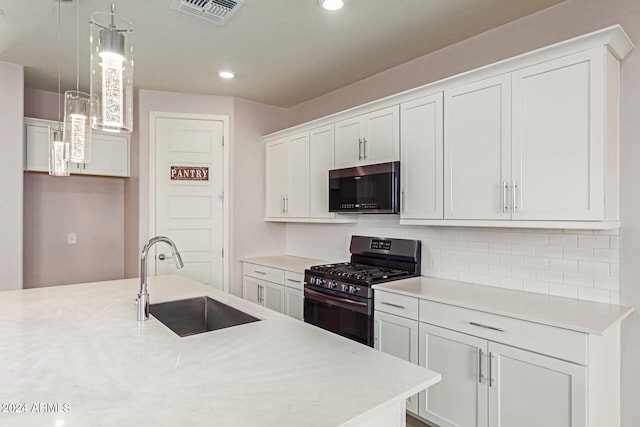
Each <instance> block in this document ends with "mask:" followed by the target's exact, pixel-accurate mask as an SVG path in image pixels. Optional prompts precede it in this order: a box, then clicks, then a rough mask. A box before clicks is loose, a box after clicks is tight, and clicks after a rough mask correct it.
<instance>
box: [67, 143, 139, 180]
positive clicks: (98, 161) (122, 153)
mask: <svg viewBox="0 0 640 427" xmlns="http://www.w3.org/2000/svg"><path fill="white" fill-rule="evenodd" d="M74 166H76V167H78V171H77V172H76V171H74V169H73V167H74ZM70 171H71V173H82V174H86V175H102V176H129V137H127V136H125V135H104V134H97V133H94V134H93V135H92V136H91V161H90V162H89V163H86V164H82V165H78V164H74V163H70Z"/></svg>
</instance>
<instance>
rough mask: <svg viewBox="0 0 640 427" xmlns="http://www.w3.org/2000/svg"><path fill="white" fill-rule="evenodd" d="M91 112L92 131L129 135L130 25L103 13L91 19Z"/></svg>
mask: <svg viewBox="0 0 640 427" xmlns="http://www.w3.org/2000/svg"><path fill="white" fill-rule="evenodd" d="M89 22H90V24H91V38H90V42H91V95H92V96H96V97H97V99H98V100H99V101H98V103H97V104H96V106H95V107H94V108H93V110H92V112H91V127H92V128H93V129H98V130H104V131H110V132H120V133H130V132H131V131H133V44H132V39H133V25H132V24H131V21H129V20H128V19H126V18H124V17H122V16H119V15H116V14H114V13H107V12H95V13H93V14H92V15H91V19H90V21H89Z"/></svg>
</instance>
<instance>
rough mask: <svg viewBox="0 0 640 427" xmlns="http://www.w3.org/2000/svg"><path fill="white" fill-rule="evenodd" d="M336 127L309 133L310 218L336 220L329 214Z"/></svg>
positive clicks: (316, 129) (318, 129) (314, 130)
mask: <svg viewBox="0 0 640 427" xmlns="http://www.w3.org/2000/svg"><path fill="white" fill-rule="evenodd" d="M334 138H335V132H334V125H333V124H330V125H326V126H322V127H319V128H315V129H311V131H310V132H309V160H310V161H309V192H310V199H309V216H310V217H312V218H335V214H334V213H332V212H329V170H331V169H333V165H334Z"/></svg>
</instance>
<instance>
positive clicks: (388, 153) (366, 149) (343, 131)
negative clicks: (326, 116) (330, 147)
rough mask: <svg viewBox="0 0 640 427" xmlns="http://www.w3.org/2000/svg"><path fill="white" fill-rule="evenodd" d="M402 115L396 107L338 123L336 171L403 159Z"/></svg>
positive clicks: (336, 129)
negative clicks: (401, 152) (401, 157)
mask: <svg viewBox="0 0 640 427" xmlns="http://www.w3.org/2000/svg"><path fill="white" fill-rule="evenodd" d="M399 116H400V114H399V107H398V105H393V106H391V107H387V108H383V109H380V110H376V111H372V112H370V113H367V114H363V115H360V116H357V117H353V118H350V119H346V120H341V121H339V122H337V123H336V124H335V133H336V136H335V167H336V169H340V168H347V167H352V166H359V165H370V164H375V163H384V162H392V161H397V160H400V127H399V125H400V119H399Z"/></svg>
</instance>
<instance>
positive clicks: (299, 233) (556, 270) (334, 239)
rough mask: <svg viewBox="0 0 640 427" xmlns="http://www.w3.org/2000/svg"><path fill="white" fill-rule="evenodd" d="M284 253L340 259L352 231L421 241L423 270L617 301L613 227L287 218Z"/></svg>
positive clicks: (616, 248) (436, 274) (345, 255)
mask: <svg viewBox="0 0 640 427" xmlns="http://www.w3.org/2000/svg"><path fill="white" fill-rule="evenodd" d="M286 227H287V231H286V253H287V254H291V255H299V256H307V257H311V258H318V259H326V260H327V261H344V260H347V259H348V258H349V256H350V254H349V241H350V238H351V235H354V234H359V235H372V236H379V237H399V238H409V239H420V240H421V241H422V274H424V275H429V276H434V277H441V278H445V279H451V280H462V281H466V282H471V283H479V284H483V285H489V286H496V287H505V288H509V289H523V290H526V291H530V292H537V293H541V294H549V295H559V296H564V297H569V298H580V299H588V300H592V301H605V300H606V301H607V302H608V301H611V303H614V304H617V303H619V301H620V292H619V291H620V278H619V274H620V268H619V264H618V263H619V248H620V233H619V230H604V231H598V230H596V231H591V230H556V229H515V228H514V229H498V228H466V227H420V226H411V227H409V226H400V225H399V223H398V217H397V216H393V215H361V216H360V217H359V223H356V224H344V225H330V224H293V223H291V224H287V226H286Z"/></svg>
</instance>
